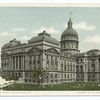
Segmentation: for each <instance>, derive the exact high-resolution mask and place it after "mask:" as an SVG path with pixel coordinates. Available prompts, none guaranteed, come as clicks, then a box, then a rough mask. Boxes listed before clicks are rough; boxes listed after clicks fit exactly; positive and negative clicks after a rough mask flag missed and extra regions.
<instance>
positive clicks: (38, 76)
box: [32, 67, 48, 86]
mask: <svg viewBox="0 0 100 100" xmlns="http://www.w3.org/2000/svg"><path fill="white" fill-rule="evenodd" d="M47 76H48V72H47V70H46V69H43V68H41V67H39V68H37V69H34V70H33V75H32V77H33V80H35V81H36V82H37V83H38V86H40V84H41V83H43V80H44V79H45V78H46V77H47Z"/></svg>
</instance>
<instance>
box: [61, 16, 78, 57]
mask: <svg viewBox="0 0 100 100" xmlns="http://www.w3.org/2000/svg"><path fill="white" fill-rule="evenodd" d="M67 24H68V27H67V28H66V29H65V30H64V32H63V33H62V35H61V41H60V44H61V52H62V53H64V55H67V56H68V55H69V56H72V55H74V54H76V53H78V52H79V50H78V43H79V38H78V33H77V32H76V31H75V30H74V29H73V27H72V25H73V22H72V20H71V18H70V19H69V21H68V23H67Z"/></svg>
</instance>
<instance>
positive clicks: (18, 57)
mask: <svg viewBox="0 0 100 100" xmlns="http://www.w3.org/2000/svg"><path fill="white" fill-rule="evenodd" d="M17 60H18V62H17V63H18V64H17V65H18V66H17V67H18V69H19V56H18V58H17Z"/></svg>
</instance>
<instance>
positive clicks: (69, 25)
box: [62, 19, 78, 38]
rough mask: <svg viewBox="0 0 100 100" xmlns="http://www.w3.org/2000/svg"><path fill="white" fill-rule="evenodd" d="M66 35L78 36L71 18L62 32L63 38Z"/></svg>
mask: <svg viewBox="0 0 100 100" xmlns="http://www.w3.org/2000/svg"><path fill="white" fill-rule="evenodd" d="M65 36H74V37H77V38H78V34H77V32H76V31H75V30H74V29H73V27H72V21H71V19H70V20H69V21H68V28H67V29H66V30H65V31H64V32H63V33H62V38H63V37H65Z"/></svg>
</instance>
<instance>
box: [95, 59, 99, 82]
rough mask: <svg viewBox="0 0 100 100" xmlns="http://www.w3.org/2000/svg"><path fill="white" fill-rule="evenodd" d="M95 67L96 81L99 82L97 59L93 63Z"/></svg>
mask: <svg viewBox="0 0 100 100" xmlns="http://www.w3.org/2000/svg"><path fill="white" fill-rule="evenodd" d="M95 67H96V73H97V75H96V76H97V77H96V78H97V81H98V82H99V61H98V58H97V59H96V61H95Z"/></svg>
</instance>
